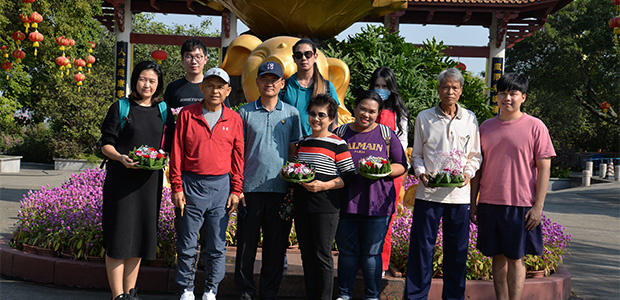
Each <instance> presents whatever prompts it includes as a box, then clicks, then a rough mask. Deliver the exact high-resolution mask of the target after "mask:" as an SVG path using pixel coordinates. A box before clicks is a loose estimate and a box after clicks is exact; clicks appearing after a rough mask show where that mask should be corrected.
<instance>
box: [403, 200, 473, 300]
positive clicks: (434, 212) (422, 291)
mask: <svg viewBox="0 0 620 300" xmlns="http://www.w3.org/2000/svg"><path fill="white" fill-rule="evenodd" d="M442 219H443V223H442V226H443V290H442V299H446V300H459V299H460V300H462V299H464V297H465V274H466V271H467V269H466V268H467V247H468V245H469V204H443V203H438V202H432V201H425V200H420V199H416V200H415V205H414V208H413V220H412V224H411V239H410V244H409V259H408V260H407V278H406V280H405V298H404V299H408V300H414V299H424V300H425V299H428V291H429V290H430V288H431V277H432V276H433V252H434V250H435V241H436V240H437V231H438V230H439V221H440V220H442Z"/></svg>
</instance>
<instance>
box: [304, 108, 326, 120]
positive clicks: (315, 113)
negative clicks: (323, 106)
mask: <svg viewBox="0 0 620 300" xmlns="http://www.w3.org/2000/svg"><path fill="white" fill-rule="evenodd" d="M308 116H310V118H316V117H317V116H318V117H319V120H323V119H325V118H327V114H326V113H324V112H318V113H317V112H316V111H314V110H311V111H309V112H308Z"/></svg>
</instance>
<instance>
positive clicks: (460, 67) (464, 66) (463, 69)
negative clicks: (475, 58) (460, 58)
mask: <svg viewBox="0 0 620 300" xmlns="http://www.w3.org/2000/svg"><path fill="white" fill-rule="evenodd" d="M456 68H457V69H459V70H461V71H465V70H467V66H466V65H465V64H464V63H462V62H459V64H458V65H456Z"/></svg>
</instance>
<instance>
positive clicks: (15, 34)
mask: <svg viewBox="0 0 620 300" xmlns="http://www.w3.org/2000/svg"><path fill="white" fill-rule="evenodd" d="M13 39H14V40H15V44H18V45H21V44H22V41H23V40H25V39H26V34H24V33H23V32H21V31H15V32H13Z"/></svg>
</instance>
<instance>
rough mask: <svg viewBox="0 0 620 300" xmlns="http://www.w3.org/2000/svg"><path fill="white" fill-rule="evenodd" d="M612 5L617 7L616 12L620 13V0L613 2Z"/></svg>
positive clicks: (613, 0) (612, 0)
mask: <svg viewBox="0 0 620 300" xmlns="http://www.w3.org/2000/svg"><path fill="white" fill-rule="evenodd" d="M611 4H613V5H615V6H616V11H620V0H611Z"/></svg>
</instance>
